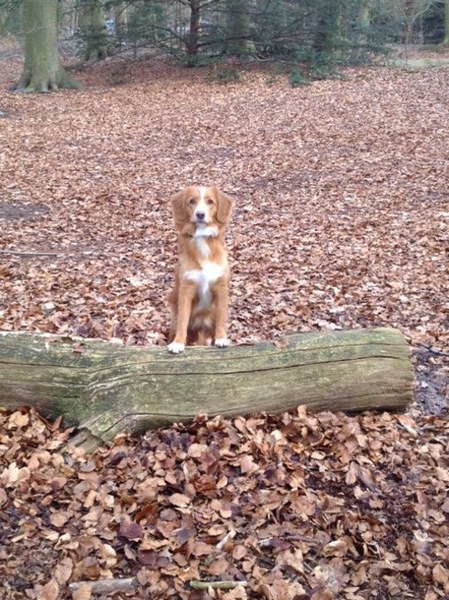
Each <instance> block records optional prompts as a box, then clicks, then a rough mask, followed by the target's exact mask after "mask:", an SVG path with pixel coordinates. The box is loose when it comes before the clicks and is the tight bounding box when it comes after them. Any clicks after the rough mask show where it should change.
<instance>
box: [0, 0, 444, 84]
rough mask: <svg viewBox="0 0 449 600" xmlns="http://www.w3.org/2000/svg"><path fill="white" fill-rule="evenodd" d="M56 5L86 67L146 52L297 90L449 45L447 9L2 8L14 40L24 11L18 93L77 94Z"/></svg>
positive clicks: (303, 5) (5, 0) (413, 0)
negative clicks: (259, 72)
mask: <svg viewBox="0 0 449 600" xmlns="http://www.w3.org/2000/svg"><path fill="white" fill-rule="evenodd" d="M57 2H59V6H60V7H61V15H60V19H59V27H60V29H61V30H63V31H64V40H65V41H64V48H65V49H67V48H68V49H69V50H71V51H72V52H73V51H74V50H75V48H78V49H79V41H81V42H83V59H84V60H98V59H101V58H104V57H105V56H106V55H107V54H112V53H114V52H120V53H124V54H125V56H128V57H130V56H134V57H136V56H137V52H139V53H140V54H142V53H143V52H144V51H145V50H146V51H148V52H150V53H151V56H156V55H157V54H159V55H160V54H163V55H165V56H166V55H167V54H169V55H171V56H173V57H175V58H176V59H178V60H180V61H181V62H182V63H183V64H187V65H190V66H197V65H201V64H211V63H213V64H215V63H220V62H225V61H226V60H227V59H228V58H229V57H230V56H235V57H237V58H242V57H248V56H251V57H253V59H254V60H258V61H270V62H273V63H276V64H277V65H279V66H280V67H281V68H282V69H284V70H288V69H291V70H293V71H294V72H296V73H297V74H298V81H299V80H301V78H304V77H306V78H307V77H309V76H313V77H317V76H318V77H321V76H326V75H327V74H328V73H329V72H330V71H332V70H333V69H334V68H336V67H337V66H338V65H344V64H354V63H358V64H360V63H363V62H367V61H369V60H371V59H372V58H373V56H375V55H376V54H378V53H379V52H386V51H388V47H389V46H388V45H389V44H398V43H400V42H401V40H402V41H404V42H406V44H409V43H416V42H420V41H429V42H432V43H438V42H442V41H443V38H444V43H445V44H449V0H338V1H337V0H301V1H299V0H0V25H1V26H2V27H3V29H4V30H5V31H8V27H9V31H11V32H13V33H14V34H16V35H17V32H18V28H19V23H20V21H19V19H18V16H19V9H18V7H19V6H20V5H21V4H22V3H23V35H24V38H25V55H26V56H25V65H24V71H23V74H22V77H21V79H20V81H19V83H18V88H20V89H28V90H49V89H57V88H59V87H72V86H73V85H75V84H74V83H73V82H72V80H71V79H70V78H69V77H68V75H67V73H66V72H65V71H64V69H63V68H62V66H61V64H60V61H59V56H58V50H57V31H56V28H57V8H56V7H57ZM14 24H15V25H14ZM445 24H446V27H445ZM0 33H1V32H0ZM70 36H71V40H72V42H70V41H67V40H69V38H70Z"/></svg>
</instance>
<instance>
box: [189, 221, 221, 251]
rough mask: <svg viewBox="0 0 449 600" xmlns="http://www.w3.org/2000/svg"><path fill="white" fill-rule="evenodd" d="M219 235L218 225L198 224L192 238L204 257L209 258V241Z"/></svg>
mask: <svg viewBox="0 0 449 600" xmlns="http://www.w3.org/2000/svg"><path fill="white" fill-rule="evenodd" d="M217 235H218V227H216V226H215V225H197V227H196V231H195V233H194V234H193V236H192V239H193V242H194V243H195V244H196V246H197V248H198V250H199V252H200V254H201V256H202V257H203V258H208V257H209V255H210V247H209V244H208V243H207V241H208V240H210V239H212V238H215V237H217Z"/></svg>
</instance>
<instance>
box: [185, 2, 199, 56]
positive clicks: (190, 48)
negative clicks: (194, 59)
mask: <svg viewBox="0 0 449 600" xmlns="http://www.w3.org/2000/svg"><path fill="white" fill-rule="evenodd" d="M189 4H190V28H189V39H188V41H187V46H186V50H187V54H188V55H189V56H196V55H197V54H198V44H199V33H200V19H201V13H200V0H190V2H189Z"/></svg>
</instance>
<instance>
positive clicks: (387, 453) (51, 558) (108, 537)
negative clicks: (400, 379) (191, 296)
mask: <svg viewBox="0 0 449 600" xmlns="http://www.w3.org/2000/svg"><path fill="white" fill-rule="evenodd" d="M7 58H8V60H6V59H5V60H3V61H1V62H0V82H1V85H2V89H1V90H0V165H1V168H0V232H1V233H0V278H1V279H0V330H3V331H41V332H50V333H55V334H64V335H78V336H88V337H101V338H105V339H111V338H119V339H120V340H122V341H123V342H124V343H126V344H146V345H159V346H160V345H165V343H166V335H167V329H168V318H169V317H168V307H167V301H166V298H167V293H168V291H169V289H170V286H171V285H172V281H173V269H174V265H175V260H176V236H175V231H174V227H173V222H172V215H171V212H170V208H169V204H168V199H169V197H170V195H171V194H172V193H174V192H176V191H177V190H179V189H180V188H182V187H183V186H185V185H187V184H191V183H196V184H208V183H215V184H217V185H218V186H219V187H221V188H222V189H223V190H224V191H226V192H227V193H229V194H230V195H232V196H234V197H235V199H236V210H235V213H234V216H233V219H232V225H231V228H230V232H229V235H228V243H229V247H230V257H231V270H232V283H231V314H230V337H231V339H232V341H233V342H234V343H240V342H253V341H256V340H260V339H274V338H278V337H282V336H283V335H285V333H288V332H292V331H310V330H320V329H321V330H326V329H332V330H334V329H345V328H358V327H371V326H376V325H388V326H393V327H397V328H398V329H400V330H401V331H402V332H403V333H404V335H405V336H406V338H407V340H408V341H409V343H410V346H411V349H412V353H413V360H414V365H415V370H416V375H417V385H416V402H415V403H414V405H413V406H412V407H410V410H409V411H408V412H407V414H406V415H394V414H392V415H385V414H364V415H359V416H355V417H349V416H345V415H341V414H340V415H331V414H329V413H323V414H319V415H315V416H313V415H308V414H306V413H304V412H302V411H301V410H300V411H299V412H298V414H290V415H283V416H281V417H276V418H273V417H267V416H257V415H256V416H251V417H249V418H247V419H243V418H238V419H233V420H221V419H214V420H213V421H209V422H208V421H205V420H199V421H198V422H197V423H195V424H194V425H192V426H189V427H181V426H174V427H172V428H169V429H165V430H161V431H155V432H149V433H148V434H146V435H145V436H144V437H142V438H141V439H128V438H125V437H123V436H122V437H120V438H118V439H117V440H116V442H115V443H114V444H113V445H112V446H111V447H108V448H103V449H101V450H99V451H97V452H96V453H95V454H94V455H93V456H87V455H84V454H82V453H81V452H80V451H76V450H72V451H70V452H68V453H65V454H63V453H62V444H63V442H64V440H65V439H66V438H67V436H68V435H69V432H67V431H64V429H63V428H62V427H61V425H60V423H56V424H49V423H46V422H45V421H43V420H42V419H41V418H39V417H38V416H37V415H36V414H35V413H34V412H28V411H16V412H13V413H7V412H2V413H0V484H1V487H0V508H1V511H2V512H1V517H0V519H1V529H0V575H1V579H2V583H3V591H0V598H2V599H3V598H11V599H12V598H14V599H16V598H39V599H41V600H55V599H56V598H72V597H73V598H74V599H75V600H83V599H89V598H90V597H98V594H97V595H93V592H92V590H91V586H90V585H88V584H86V585H84V586H82V587H81V588H80V589H79V590H78V591H74V592H73V593H72V592H71V591H69V588H68V587H67V584H68V583H70V582H72V583H73V582H77V581H82V580H86V581H95V580H99V579H105V578H110V577H114V578H123V577H135V578H136V579H135V580H133V581H134V583H135V585H136V588H135V590H134V591H132V592H129V593H126V592H116V593H115V594H112V593H111V594H109V595H108V594H103V596H102V597H104V598H106V597H108V598H109V597H110V598H122V597H123V598H125V597H126V598H149V597H151V598H171V597H173V598H182V599H184V598H185V599H189V600H200V599H207V598H222V599H223V600H233V599H234V600H238V599H243V600H244V599H245V598H262V599H264V598H266V599H268V600H284V599H285V600H294V599H304V600H306V599H311V600H331V599H333V598H335V599H338V598H344V599H348V600H360V599H368V598H375V599H378V600H383V599H385V598H390V597H391V598H400V599H401V600H402V599H405V598H413V599H415V600H419V599H423V600H424V599H425V600H438V599H439V598H447V597H448V595H449V564H448V561H449V545H448V544H449V542H448V540H449V526H448V515H449V504H448V500H447V487H448V485H449V465H448V462H447V451H448V439H449V436H448V423H447V410H448V396H449V356H448V355H449V275H448V271H449V266H448V265H449V260H448V258H449V257H448V250H449V151H448V148H449V145H448V143H447V123H448V122H449V102H448V89H449V68H447V67H441V66H438V67H434V68H426V69H423V68H419V69H410V68H408V69H398V68H391V67H377V68H370V69H368V68H360V69H351V70H344V71H343V72H342V73H341V76H340V77H338V78H336V79H333V80H326V81H316V82H314V83H312V84H311V85H309V86H305V87H300V88H291V87H290V86H289V84H288V82H287V81H286V79H285V78H283V77H281V76H279V75H277V74H276V73H274V72H271V73H270V74H267V73H261V72H260V70H255V69H252V68H248V69H247V70H246V71H245V72H244V73H242V74H241V76H240V79H239V80H238V81H233V82H230V83H226V84H224V83H222V82H221V81H222V80H223V79H225V78H226V77H225V76H220V71H214V70H204V69H199V70H194V71H193V70H181V69H178V68H176V67H174V66H172V65H170V64H168V63H166V62H163V61H138V62H134V63H132V62H129V61H125V60H111V61H106V62H104V63H102V64H97V65H93V66H91V67H89V68H87V69H85V70H84V71H82V72H80V73H77V74H76V76H77V77H78V78H79V79H80V80H81V81H83V83H84V84H85V89H84V90H83V91H62V92H58V93H52V94H49V95H24V94H13V93H10V92H8V91H7V88H8V85H10V84H12V83H13V82H14V81H15V80H16V79H17V77H18V76H19V72H20V60H21V59H20V57H19V56H16V55H15V54H11V53H9V54H8V56H7ZM446 58H447V56H446ZM229 69H230V68H229ZM233 74H234V73H233V72H231V74H230V75H229V77H231V76H232V75H233ZM196 579H200V580H207V581H210V580H223V579H232V580H245V581H247V582H248V585H247V586H246V587H243V586H240V587H239V588H237V589H235V590H231V591H229V590H228V591H223V590H221V591H210V590H209V591H208V592H206V591H197V590H191V589H190V588H189V582H190V581H191V580H196ZM2 594H3V596H2Z"/></svg>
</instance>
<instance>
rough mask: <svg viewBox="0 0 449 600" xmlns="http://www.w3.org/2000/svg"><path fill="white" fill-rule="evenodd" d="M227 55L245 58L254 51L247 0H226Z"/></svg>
mask: <svg viewBox="0 0 449 600" xmlns="http://www.w3.org/2000/svg"><path fill="white" fill-rule="evenodd" d="M226 14H227V40H228V41H227V53H228V54H231V55H233V56H245V55H247V54H249V53H250V52H254V51H255V47H254V43H253V42H252V41H251V40H250V18H249V3H248V0H227V5H226Z"/></svg>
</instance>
